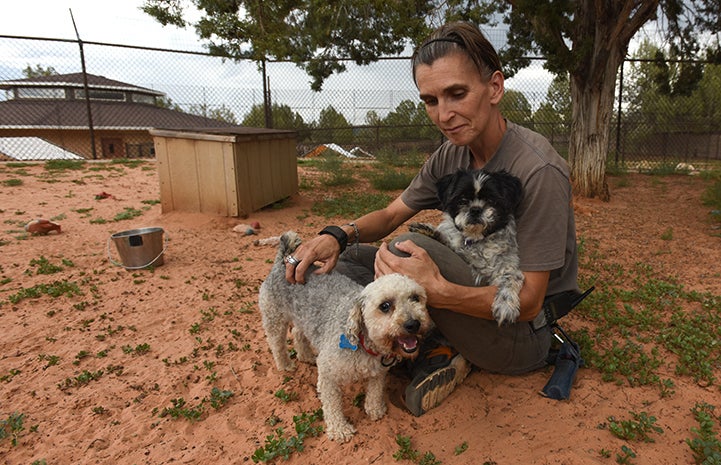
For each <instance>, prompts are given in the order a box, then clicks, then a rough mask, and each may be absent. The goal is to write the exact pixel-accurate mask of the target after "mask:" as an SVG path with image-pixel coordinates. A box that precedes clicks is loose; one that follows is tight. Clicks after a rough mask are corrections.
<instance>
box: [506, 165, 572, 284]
mask: <svg viewBox="0 0 721 465" xmlns="http://www.w3.org/2000/svg"><path fill="white" fill-rule="evenodd" d="M571 201H572V196H571V192H570V184H569V182H568V179H567V178H566V177H565V176H564V174H563V173H562V172H561V171H559V170H558V169H557V168H556V167H554V166H551V165H547V166H545V167H543V168H541V169H540V170H538V171H537V172H535V173H534V174H533V175H532V176H531V177H530V178H529V179H528V182H527V183H526V185H525V186H524V197H523V202H522V203H521V206H520V209H519V214H518V224H517V236H518V247H519V251H520V259H521V269H522V270H523V271H550V270H554V269H556V268H559V267H561V266H563V264H564V261H565V253H566V240H567V237H566V236H567V228H568V221H569V212H570V207H569V205H570V202H571Z"/></svg>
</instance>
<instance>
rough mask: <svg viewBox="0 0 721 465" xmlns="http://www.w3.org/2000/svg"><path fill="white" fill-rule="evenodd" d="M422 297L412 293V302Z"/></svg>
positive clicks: (418, 300)
mask: <svg viewBox="0 0 721 465" xmlns="http://www.w3.org/2000/svg"><path fill="white" fill-rule="evenodd" d="M420 301H421V297H420V296H419V295H418V294H412V295H411V302H420Z"/></svg>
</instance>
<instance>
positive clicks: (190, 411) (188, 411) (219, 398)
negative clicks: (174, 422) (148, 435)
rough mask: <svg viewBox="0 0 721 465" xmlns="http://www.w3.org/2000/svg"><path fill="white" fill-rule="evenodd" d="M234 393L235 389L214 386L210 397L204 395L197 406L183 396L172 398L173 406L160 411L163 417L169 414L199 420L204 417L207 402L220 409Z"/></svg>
mask: <svg viewBox="0 0 721 465" xmlns="http://www.w3.org/2000/svg"><path fill="white" fill-rule="evenodd" d="M233 395H234V394H233V391H224V390H221V389H219V388H217V387H214V388H213V389H211V390H210V397H203V398H202V399H201V400H200V403H199V404H198V405H195V406H188V405H187V404H186V402H185V399H183V398H182V397H180V398H178V399H171V400H170V403H171V404H173V406H172V407H165V408H164V409H163V410H162V411H161V412H160V414H159V416H160V417H161V418H163V417H166V416H169V417H171V418H174V419H177V418H184V419H186V420H190V421H198V420H200V419H202V417H203V414H205V413H206V409H205V405H206V404H210V406H211V407H212V408H213V409H215V410H219V409H220V408H222V407H223V406H224V405H225V404H226V403H227V402H228V400H229V399H230V398H231V397H233Z"/></svg>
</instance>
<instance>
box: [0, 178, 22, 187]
mask: <svg viewBox="0 0 721 465" xmlns="http://www.w3.org/2000/svg"><path fill="white" fill-rule="evenodd" d="M2 184H3V186H5V187H17V186H22V185H23V180H22V179H17V178H12V179H4V180H3V182H2Z"/></svg>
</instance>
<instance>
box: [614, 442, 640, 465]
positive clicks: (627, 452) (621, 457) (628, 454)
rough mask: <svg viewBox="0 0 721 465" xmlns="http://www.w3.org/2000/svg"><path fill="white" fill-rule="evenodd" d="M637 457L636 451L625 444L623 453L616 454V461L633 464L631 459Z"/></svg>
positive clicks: (622, 449)
mask: <svg viewBox="0 0 721 465" xmlns="http://www.w3.org/2000/svg"><path fill="white" fill-rule="evenodd" d="M635 458H636V453H635V452H634V451H633V449H631V448H630V447H628V446H626V445H623V446H621V454H618V453H617V454H616V463H620V464H624V465H632V464H633V462H632V461H631V459H635Z"/></svg>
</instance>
